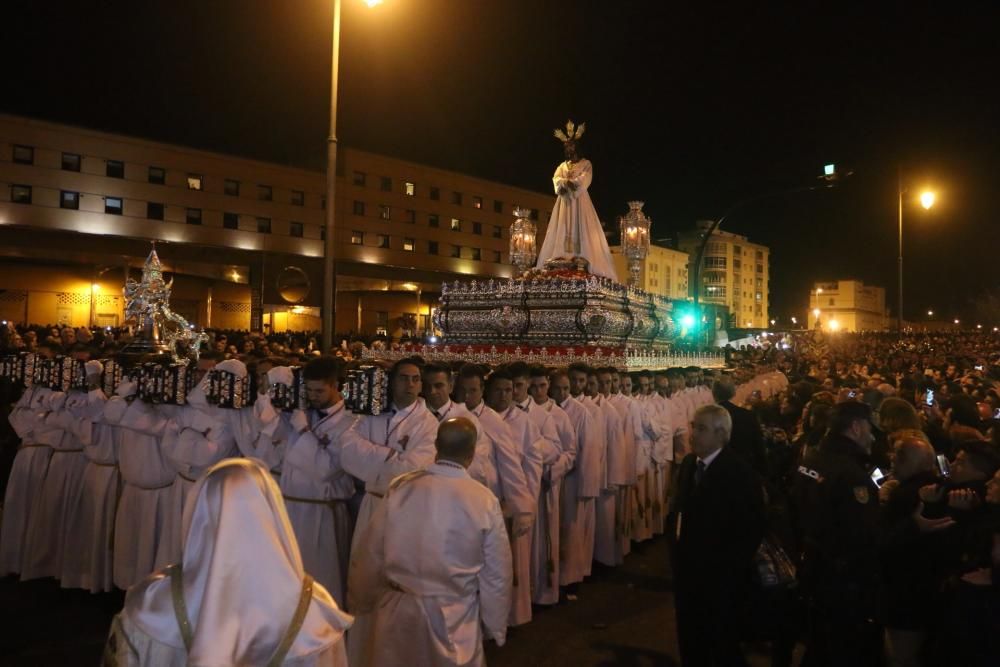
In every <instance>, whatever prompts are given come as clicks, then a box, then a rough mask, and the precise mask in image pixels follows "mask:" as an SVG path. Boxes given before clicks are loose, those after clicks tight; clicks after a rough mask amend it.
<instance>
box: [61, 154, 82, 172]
mask: <svg viewBox="0 0 1000 667" xmlns="http://www.w3.org/2000/svg"><path fill="white" fill-rule="evenodd" d="M62 168H63V171H80V156H79V155H77V154H76V153H63V154H62Z"/></svg>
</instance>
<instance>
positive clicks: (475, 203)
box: [472, 197, 483, 208]
mask: <svg viewBox="0 0 1000 667" xmlns="http://www.w3.org/2000/svg"><path fill="white" fill-rule="evenodd" d="M482 207H483V198H482V197H473V198H472V208H482Z"/></svg>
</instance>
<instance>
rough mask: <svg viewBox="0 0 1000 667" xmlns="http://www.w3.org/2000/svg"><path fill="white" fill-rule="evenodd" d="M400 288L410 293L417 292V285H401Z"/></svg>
mask: <svg viewBox="0 0 1000 667" xmlns="http://www.w3.org/2000/svg"><path fill="white" fill-rule="evenodd" d="M402 287H403V289H405V290H410V291H411V292H416V291H417V285H416V283H403V285H402Z"/></svg>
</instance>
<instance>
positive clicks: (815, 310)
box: [813, 308, 820, 317]
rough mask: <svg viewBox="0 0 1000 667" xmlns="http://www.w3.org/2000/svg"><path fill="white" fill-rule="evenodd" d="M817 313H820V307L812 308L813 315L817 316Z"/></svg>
mask: <svg viewBox="0 0 1000 667" xmlns="http://www.w3.org/2000/svg"><path fill="white" fill-rule="evenodd" d="M819 314H820V309H819V308H813V317H819Z"/></svg>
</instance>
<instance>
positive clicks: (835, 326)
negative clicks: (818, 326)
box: [826, 320, 840, 331]
mask: <svg viewBox="0 0 1000 667" xmlns="http://www.w3.org/2000/svg"><path fill="white" fill-rule="evenodd" d="M826 326H828V327H830V331H837V330H838V329H840V322H838V321H837V320H830V321H829V322H828V323H827V325H826Z"/></svg>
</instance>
